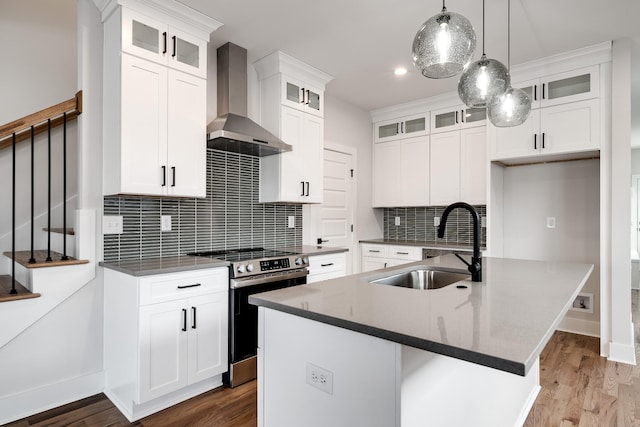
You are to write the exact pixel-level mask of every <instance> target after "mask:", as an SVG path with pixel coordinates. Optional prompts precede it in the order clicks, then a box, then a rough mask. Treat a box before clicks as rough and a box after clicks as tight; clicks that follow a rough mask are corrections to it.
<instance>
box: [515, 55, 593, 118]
mask: <svg viewBox="0 0 640 427" xmlns="http://www.w3.org/2000/svg"><path fill="white" fill-rule="evenodd" d="M513 87H517V88H519V89H522V90H523V91H525V93H526V94H527V95H528V96H529V99H531V108H532V109H535V108H540V107H550V106H552V105H558V104H565V103H568V102H575V101H582V100H585V99H592V98H597V97H598V96H600V91H599V88H600V68H599V66H598V65H593V66H591V67H586V68H580V69H578V70H571V71H566V72H564V73H559V74H553V75H549V76H544V77H541V78H539V79H533V80H525V81H519V82H516V83H514V84H513Z"/></svg>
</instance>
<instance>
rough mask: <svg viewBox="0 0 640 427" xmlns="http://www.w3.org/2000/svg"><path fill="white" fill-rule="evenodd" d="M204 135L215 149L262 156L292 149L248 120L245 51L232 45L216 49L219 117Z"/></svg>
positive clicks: (227, 44) (209, 144) (209, 145)
mask: <svg viewBox="0 0 640 427" xmlns="http://www.w3.org/2000/svg"><path fill="white" fill-rule="evenodd" d="M207 134H208V141H207V147H209V148H214V149H216V150H223V151H233V152H235V153H242V154H249V155H252V156H259V157H263V156H270V155H273V154H279V153H282V152H285V151H291V149H292V147H291V146H290V145H289V144H286V143H284V142H283V141H282V140H280V138H278V137H277V136H275V135H273V134H272V133H271V132H269V131H267V130H266V129H264V128H263V127H262V126H260V125H259V124H257V123H256V122H254V121H253V120H251V119H250V118H248V117H247V51H246V49H244V48H241V47H240V46H236V45H234V44H232V43H226V44H224V45H222V46H220V47H219V48H218V117H217V118H216V119H215V120H214V121H212V122H211V123H209V125H208V126H207Z"/></svg>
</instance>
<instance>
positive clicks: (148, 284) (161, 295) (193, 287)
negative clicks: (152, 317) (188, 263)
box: [140, 267, 229, 305]
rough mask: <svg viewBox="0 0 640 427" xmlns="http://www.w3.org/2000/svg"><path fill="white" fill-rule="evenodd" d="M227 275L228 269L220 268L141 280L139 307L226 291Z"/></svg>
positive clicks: (227, 285)
mask: <svg viewBox="0 0 640 427" xmlns="http://www.w3.org/2000/svg"><path fill="white" fill-rule="evenodd" d="M228 274H229V273H228V269H227V268H226V267H222V268H214V269H206V270H197V271H189V272H180V273H170V274H160V275H157V276H150V277H145V278H142V279H140V305H147V304H155V303H159V302H165V301H172V300H175V299H178V298H187V297H192V296H198V295H204V294H207V293H212V292H221V291H226V290H227V289H228V288H229V276H228Z"/></svg>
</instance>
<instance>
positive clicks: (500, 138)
mask: <svg viewBox="0 0 640 427" xmlns="http://www.w3.org/2000/svg"><path fill="white" fill-rule="evenodd" d="M488 133H489V140H490V141H491V159H492V160H503V159H506V160H508V159H514V158H520V159H522V158H525V159H526V158H531V159H535V157H536V156H540V155H543V156H545V155H554V154H563V153H577V152H582V151H591V150H598V149H599V148H600V100H599V99H588V100H585V101H578V102H570V103H567V104H559V105H553V106H551V107H545V108H539V109H537V110H532V111H531V113H530V115H529V118H527V120H526V121H525V122H524V123H523V124H522V125H520V126H514V127H508V128H497V127H495V126H493V125H490V126H489V128H488Z"/></svg>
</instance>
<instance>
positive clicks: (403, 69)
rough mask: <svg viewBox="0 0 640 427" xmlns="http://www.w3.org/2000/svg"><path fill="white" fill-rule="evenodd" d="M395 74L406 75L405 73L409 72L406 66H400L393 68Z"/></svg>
mask: <svg viewBox="0 0 640 427" xmlns="http://www.w3.org/2000/svg"><path fill="white" fill-rule="evenodd" d="M393 74H395V75H396V76H404V75H405V74H407V69H406V68H404V67H398V68H396V69H395V70H393Z"/></svg>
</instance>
